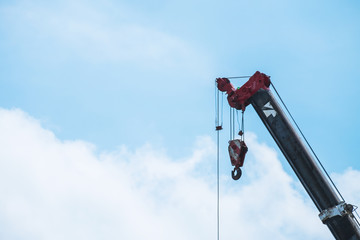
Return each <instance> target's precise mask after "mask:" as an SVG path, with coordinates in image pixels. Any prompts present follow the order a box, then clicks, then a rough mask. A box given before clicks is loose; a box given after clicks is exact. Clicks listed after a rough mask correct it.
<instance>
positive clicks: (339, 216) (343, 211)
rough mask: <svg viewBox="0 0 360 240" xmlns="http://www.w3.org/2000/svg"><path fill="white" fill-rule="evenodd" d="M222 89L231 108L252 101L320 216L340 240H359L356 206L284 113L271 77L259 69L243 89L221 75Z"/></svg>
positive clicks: (220, 83)
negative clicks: (333, 182)
mask: <svg viewBox="0 0 360 240" xmlns="http://www.w3.org/2000/svg"><path fill="white" fill-rule="evenodd" d="M217 83H218V89H219V90H220V91H223V92H226V93H227V94H228V97H227V98H228V102H229V104H230V106H231V107H234V108H236V109H238V110H243V111H244V110H245V108H246V106H248V105H249V104H251V105H252V106H253V107H254V109H255V111H256V112H257V114H258V115H259V117H260V119H261V120H262V122H263V123H264V125H265V126H266V128H267V130H268V131H269V132H270V134H271V136H272V137H273V139H274V140H275V142H276V143H277V145H278V146H279V148H280V150H281V152H282V153H283V154H284V156H285V158H286V159H287V161H288V162H289V164H290V166H291V167H292V169H293V170H294V172H295V174H296V176H297V177H298V179H299V180H300V182H301V183H302V185H303V186H304V188H305V190H306V192H307V193H308V195H309V196H310V198H311V199H312V201H313V202H314V204H315V206H316V207H317V209H318V210H319V211H320V214H319V216H320V219H321V220H322V221H323V223H324V224H326V225H327V226H328V228H329V229H330V231H331V233H332V234H333V236H334V237H335V238H336V239H338V240H358V239H360V230H359V227H358V224H357V222H356V221H355V219H354V215H353V214H352V212H353V206H352V205H351V204H346V203H345V202H343V201H342V200H341V199H339V197H338V195H337V194H336V192H335V190H334V187H333V186H332V185H331V184H330V182H329V180H328V179H327V178H326V176H325V175H324V173H323V172H322V171H321V169H320V168H319V166H318V164H317V162H316V161H315V159H314V157H313V155H312V154H311V152H310V151H309V150H308V148H307V147H306V146H305V144H304V142H303V140H302V139H301V138H300V136H299V134H298V133H297V132H296V131H295V129H294V127H293V126H292V124H291V122H290V121H289V119H288V118H287V116H286V114H285V113H284V112H283V110H282V108H281V106H280V105H279V104H278V102H277V100H276V99H275V97H274V96H273V94H272V92H271V91H270V89H269V85H270V77H269V76H267V75H265V74H263V73H260V72H256V73H255V74H254V75H253V76H252V77H251V78H250V79H249V81H248V82H247V83H245V84H244V85H243V86H242V87H241V88H238V89H235V88H234V87H233V85H232V84H231V83H230V81H229V80H228V79H226V78H218V79H217Z"/></svg>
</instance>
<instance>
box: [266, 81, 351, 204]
mask: <svg viewBox="0 0 360 240" xmlns="http://www.w3.org/2000/svg"><path fill="white" fill-rule="evenodd" d="M270 84H271V86H272V87H273V89H274V90H275V93H276V95H277V96H278V97H279V99H280V101H281V103H282V104H283V106H284V107H285V109H286V111H287V113H288V114H289V116H290V118H291V119H292V121H293V122H294V124H295V126H296V128H297V129H298V131H299V132H300V134H301V136H302V137H303V139H304V140H305V142H306V144H307V145H308V147H309V148H310V150H311V152H312V153H313V154H314V156H315V158H316V160H317V162H318V163H319V165H320V166H321V168H322V170H323V171H324V173H325V174H326V176H327V177H328V179H329V180H330V182H331V184H332V185H333V186H334V188H335V190H336V192H337V193H338V194H339V196H340V198H341V200H342V201H345V200H344V198H343V196H342V195H341V193H340V191H339V189H338V188H337V187H336V185H335V183H334V181H333V180H332V179H331V177H330V175H329V173H328V172H327V171H326V169H325V167H324V166H323V164H322V163H321V161H320V159H319V158H318V156H317V155H316V153H315V151H314V150H313V148H312V147H311V145H310V143H309V142H308V140H307V139H306V137H305V135H304V134H303V132H302V131H301V129H300V127H299V125H298V124H297V122H296V121H295V119H294V117H293V116H292V115H291V113H290V111H289V109H288V108H287V106H286V104H285V103H284V101H283V100H282V98H281V97H280V94H279V93H278V91H277V90H276V88H275V86H274V84H273V83H272V82H270Z"/></svg>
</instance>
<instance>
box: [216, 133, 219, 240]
mask: <svg viewBox="0 0 360 240" xmlns="http://www.w3.org/2000/svg"><path fill="white" fill-rule="evenodd" d="M219 135H220V131H217V161H216V163H217V164H216V197H217V198H216V225H217V240H219V239H220V160H219V159H220V139H219V138H220V137H219Z"/></svg>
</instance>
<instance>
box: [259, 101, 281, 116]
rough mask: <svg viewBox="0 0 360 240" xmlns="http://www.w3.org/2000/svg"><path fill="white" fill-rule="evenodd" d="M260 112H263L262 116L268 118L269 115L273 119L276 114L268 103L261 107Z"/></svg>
mask: <svg viewBox="0 0 360 240" xmlns="http://www.w3.org/2000/svg"><path fill="white" fill-rule="evenodd" d="M262 110H263V111H264V114H265V116H266V117H269V116H270V115H272V116H273V117H275V116H276V114H277V112H276V111H275V110H274V108H273V106H271V104H270V102H268V103H267V104H265V105H264V106H263V108H262Z"/></svg>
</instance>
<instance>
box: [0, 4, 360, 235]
mask: <svg viewBox="0 0 360 240" xmlns="http://www.w3.org/2000/svg"><path fill="white" fill-rule="evenodd" d="M359 10H360V6H359V3H358V2H356V1H316V2H314V1H291V2H290V1H271V2H269V1H221V2H215V1H211V2H209V1H160V0H159V1H151V2H147V1H111V0H108V1H101V2H100V1H51V2H49V1H40V0H39V1H1V3H0V89H1V90H2V93H1V94H0V107H1V108H2V109H3V111H4V114H5V115H9V116H13V115H12V114H15V115H14V116H18V118H19V119H27V120H29V119H32V120H29V121H38V122H39V124H40V126H41V128H40V130H39V129H38V131H40V132H41V131H45V130H44V129H46V131H49V132H51V133H52V134H53V135H54V136H55V138H56V139H57V140H58V141H59V142H61V143H66V142H67V141H70V142H71V141H73V142H75V143H76V142H77V141H81V142H86V143H91V146H92V147H90V149H92V150H91V151H94V153H93V154H94V157H95V158H98V157H99V156H102V154H104V153H113V152H117V151H122V150H121V149H123V148H126V149H128V150H127V151H129V152H130V153H132V154H135V155H136V153H137V152H141V151H142V150H141V149H143V147H144V146H148V144H150V145H151V147H150V148H151V150H149V151H150V152H155V153H157V152H161V154H164V155H166V156H167V158H168V159H170V160H169V162H172V161H173V162H175V163H179V162H181V161H183V160H184V161H185V160H186V159H189V158H190V159H191V156H192V154H194V151H195V150H194V149H197V147H196V146H197V145H196V144H195V143H196V142H197V141H199V140H196V139H198V138H199V137H200V139H204V138H203V137H204V136H205V139H207V140H206V141H210V142H211V141H212V143H213V142H215V131H214V80H215V78H216V77H222V76H237V75H252V74H253V73H254V72H255V71H257V70H259V71H261V72H264V73H266V74H267V75H270V76H271V79H272V81H273V83H274V84H275V86H276V87H277V89H278V90H279V92H280V94H281V95H282V97H283V99H284V101H285V102H286V103H287V105H288V107H289V108H290V110H291V112H292V114H293V115H294V116H295V118H296V120H297V121H298V123H299V125H300V126H301V127H302V130H303V131H304V133H305V135H306V136H307V138H308V140H309V141H310V143H312V145H313V148H314V149H315V151H316V152H317V154H318V156H319V157H320V158H321V160H322V162H323V163H324V165H325V166H326V168H327V170H329V172H330V173H332V174H334V176H337V178H338V179H339V183H340V184H341V183H343V185H345V183H346V180H344V179H350V180H351V179H353V178H350V177H348V178H346V176H350V175H351V176H357V173H358V172H357V171H358V170H359V169H360V162H359V161H358V156H359V155H360V148H359V147H358V144H357V142H358V135H359V133H360V127H359V124H358V123H359V122H360V113H359V112H358V111H357V110H358V109H359V107H358V103H359V100H358V96H357V82H358V76H357V70H358V69H359V67H360V62H359V56H360V47H359V44H358V43H359V42H360V26H359V24H358V23H359V22H360V19H359V18H360V15H359ZM235 84H238V85H241V81H240V80H239V81H237V82H235ZM14 109H18V110H14ZM14 111H15V112H14ZM17 111H21V112H22V114H23V115H22V114H20V113H18V112H17ZM225 113H226V111H225ZM24 116H25V117H24ZM34 119H35V120H34ZM224 119H225V121H226V119H227V114H226V116H224ZM19 121H20V120H19ZM20 122H21V121H20ZM19 126H21V124H20V125H16V124H14V126H13V129H14V131H15V130H16V129H17V128H18V127H19ZM227 127H228V124H227V122H225V126H224V128H225V130H224V131H223V132H222V149H223V150H224V151H225V149H226V142H227V140H228V132H227ZM245 127H246V128H245V130H246V131H248V132H251V134H254V137H253V139H256V140H253V141H254V143H253V144H254V146H257V145H256V144H260V145H261V144H265V145H266V146H268V147H269V148H270V149H274V151H276V152H277V154H278V161H279V162H281V163H282V167H283V168H284V171H285V172H284V173H285V174H288V175H289V176H291V177H292V178H294V175H293V174H292V172H291V170H290V168H289V166H288V164H287V162H286V161H285V160H284V158H283V157H282V156H281V154H280V152H279V151H278V149H277V147H276V145H275V143H274V142H273V140H272V139H271V137H270V136H269V134H268V132H267V131H266V130H265V127H264V126H263V125H262V123H261V121H260V119H259V118H258V117H257V116H256V113H255V112H254V110H253V109H251V107H250V108H248V109H247V110H246V115H245ZM29 128H30V127H29ZM34 131H35V130H34ZM255 135H256V136H257V137H255ZM9 136H11V133H9ZM206 136H208V137H210V140H209V139H208V138H206ZM34 141H35V140H34ZM39 142H42V143H43V142H46V141H39ZM55 142H56V141H55ZM212 143H209V145H211V144H212ZM194 144H195V145H194ZM75 145H76V144H75ZM86 146H88V145H86ZM18 148H19V149H22V148H23V146H18ZM74 148H76V147H74ZM255 148H256V147H255ZM39 149H42V148H39ZM119 149H120V150H119ZM39 151H40V150H39ZM89 151H90V150H89ZM224 151H223V152H224ZM69 154H70V153H69ZM254 154H255V153H254ZM10 155H11V154H10ZM130 155H131V154H130ZM115 156H118V155H117V154H114V156H112V158H116V157H115ZM214 157H215V154H213V155H211V154H210V155H209V156H207V157H206V158H205V159H207V160H204V161H205V162H206V161H208V164H209V165H211V164H212V165H211V166H212V167H211V170H213V167H214V166H213V164H214ZM84 158H85V157H84ZM125 158H126V157H121V158H120V159H125ZM254 158H255V159H256V157H254ZM4 159H6V158H4ZM99 159H100V157H99ZM223 159H224V160H223V162H224V163H223V166H222V167H223V169H222V171H223V174H224V176H228V175H227V174H228V172H229V169H231V167H230V166H229V165H230V164H229V161H228V159H227V156H226V155H223ZM250 159H251V157H250ZM4 161H10V160H4ZM19 161H20V160H19ZM59 161H60V160H59ZM119 161H120V160H119ZM129 161H130V160H129ZM144 161H146V159H144ZM189 161H190V160H189ZM250 161H251V160H249V161H248V162H250ZM60 162H61V161H60ZM185 162H186V161H185ZM190 162H191V161H190ZM169 164H170V163H169ZM249 164H251V163H249ZM206 165H207V164H206V163H205V164H203V165H201V166H202V167H204V166H206ZM195 169H196V168H195ZM204 169H205V170H204ZM204 169H202V170H200V172H197V170H196V171H195V170H194V171H195V172H196V174H198V175H199V178H200V179H202V178H203V177H204V178H206V177H207V176H206V175H207V174H208V175H210V176H212V175H211V174H213V172H212V173H207V172H206V171H207V170H208V168H206V167H205V168H204ZM279 169H280V168H279ZM104 171H105V170H104ZM245 171H246V170H244V172H245ZM279 171H280V170H279ZM250 173H251V171H250ZM250 173H249V175H251V174H250ZM347 173H348V174H347ZM346 174H347V175H346ZM198 175H196V176H198ZM29 176H33V175H32V174H29ZM350 180H349V181H350ZM109 181H110V180H109ZM116 181H117V180H111V181H110V182H112V183H114V182H116ZM224 181H226V180H224ZM244 181H245V182H246V183H247V184H249V185H246V186H251V183H252V182H251V178H250V180H246V179H245V180H244ZM247 181H249V182H247ZM295 182H296V181H295ZM224 184H225V183H224ZM226 184H228V185H226V186H229V188H231V186H230V185H231V184H230V183H229V182H226ZM236 184H237V183H236ZM295 185H296V184H295ZM211 186H212V185H211ZM211 186H209V188H211ZM299 189H301V188H299ZM299 189H298V188H296V190H297V191H300V192H301V191H302V190H299ZM340 190H341V189H340ZM350 190H353V191H355V190H356V189H355V190H354V189H352V188H351V189H348V188H346V189H344V191H345V192H349V193H348V195H349V197H350V198H352V197H353V196H354V195H353V194H352V193H351V191H350ZM209 191H210V190H209ZM356 191H358V190H356ZM301 194H303V193H301ZM357 194H358V192H356V194H355V195H356V196H358V197H359V198H357V197H354V198H353V199H354V200H355V201H360V196H359V195H357ZM295 195H296V194H295ZM154 199H157V198H156V197H155V196H154ZM303 199H306V196H305V197H303ZM301 201H305V202H306V200H301ZM358 204H360V202H359V203H358ZM184 209H186V208H185V207H184ZM174 214H175V213H174ZM176 214H177V213H176ZM3 216H4V215H3ZM149 216H151V214H149ZM4 219H6V218H4ZM159 221H160V220H159ZM84 231H85V230H84ZM297 234H298V233H297ZM35 238H36V237H35ZM29 239H30V238H29ZM252 239H261V238H259V236H255V235H254V237H253V238H252Z"/></svg>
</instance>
